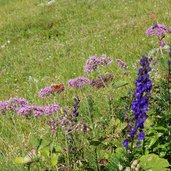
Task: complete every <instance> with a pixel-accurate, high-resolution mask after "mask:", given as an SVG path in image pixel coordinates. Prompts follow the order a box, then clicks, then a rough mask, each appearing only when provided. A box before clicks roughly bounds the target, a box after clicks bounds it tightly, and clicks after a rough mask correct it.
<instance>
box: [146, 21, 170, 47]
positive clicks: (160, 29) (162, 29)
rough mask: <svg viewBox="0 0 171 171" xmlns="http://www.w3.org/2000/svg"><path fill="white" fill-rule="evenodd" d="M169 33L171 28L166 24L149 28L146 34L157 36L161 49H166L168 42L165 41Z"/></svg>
mask: <svg viewBox="0 0 171 171" xmlns="http://www.w3.org/2000/svg"><path fill="white" fill-rule="evenodd" d="M167 32H169V33H171V27H166V26H165V25H164V24H159V23H157V24H155V25H154V26H151V27H150V28H148V29H147V30H146V32H145V33H146V35H147V36H154V35H155V36H157V38H158V39H159V45H160V47H164V46H165V45H166V42H165V41H164V40H163V39H164V37H165V35H166V33H167Z"/></svg>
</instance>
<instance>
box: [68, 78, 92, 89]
mask: <svg viewBox="0 0 171 171" xmlns="http://www.w3.org/2000/svg"><path fill="white" fill-rule="evenodd" d="M90 83H91V81H90V80H89V79H88V78H86V77H77V78H74V79H71V80H69V81H68V85H69V86H70V87H72V88H74V87H77V88H82V87H83V85H84V84H90Z"/></svg>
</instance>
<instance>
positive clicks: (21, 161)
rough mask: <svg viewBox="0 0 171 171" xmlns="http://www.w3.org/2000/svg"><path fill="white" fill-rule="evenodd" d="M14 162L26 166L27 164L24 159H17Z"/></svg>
mask: <svg viewBox="0 0 171 171" xmlns="http://www.w3.org/2000/svg"><path fill="white" fill-rule="evenodd" d="M14 162H15V163H17V164H24V163H25V162H24V158H23V157H16V158H15V160H14Z"/></svg>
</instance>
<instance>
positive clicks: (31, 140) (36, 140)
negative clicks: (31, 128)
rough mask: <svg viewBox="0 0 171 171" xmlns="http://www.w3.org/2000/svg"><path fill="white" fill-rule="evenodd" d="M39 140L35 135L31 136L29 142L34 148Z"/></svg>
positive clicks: (38, 143)
mask: <svg viewBox="0 0 171 171" xmlns="http://www.w3.org/2000/svg"><path fill="white" fill-rule="evenodd" d="M40 143H41V140H40V139H38V138H36V137H31V139H30V144H31V145H32V146H33V147H34V148H36V149H37V148H38V146H39V145H40Z"/></svg>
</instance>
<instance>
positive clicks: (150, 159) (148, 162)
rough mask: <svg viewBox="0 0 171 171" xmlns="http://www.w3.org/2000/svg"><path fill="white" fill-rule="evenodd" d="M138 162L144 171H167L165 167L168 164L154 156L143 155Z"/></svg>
mask: <svg viewBox="0 0 171 171" xmlns="http://www.w3.org/2000/svg"><path fill="white" fill-rule="evenodd" d="M139 160H140V166H141V167H142V168H143V169H144V170H149V169H151V170H152V171H167V167H168V166H169V162H168V161H167V160H166V159H163V158H159V156H158V155H156V154H147V155H144V156H142V157H141V158H140V159H139Z"/></svg>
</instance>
